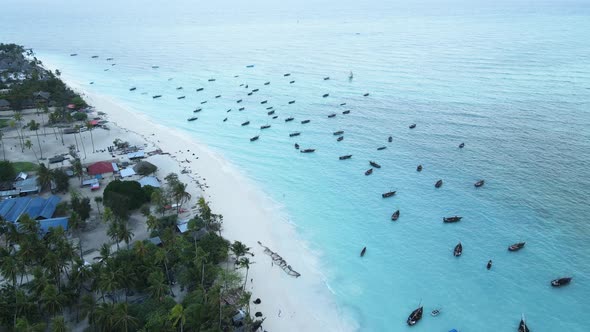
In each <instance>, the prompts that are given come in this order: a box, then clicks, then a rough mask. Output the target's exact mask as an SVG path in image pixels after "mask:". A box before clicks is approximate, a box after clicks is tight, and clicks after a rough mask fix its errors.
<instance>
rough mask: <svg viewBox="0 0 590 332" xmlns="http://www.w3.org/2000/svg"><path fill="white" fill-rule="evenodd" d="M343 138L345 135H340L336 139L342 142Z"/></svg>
mask: <svg viewBox="0 0 590 332" xmlns="http://www.w3.org/2000/svg"><path fill="white" fill-rule="evenodd" d="M343 139H344V136H340V137H338V138H337V139H336V141H337V142H340V141H342V140H343Z"/></svg>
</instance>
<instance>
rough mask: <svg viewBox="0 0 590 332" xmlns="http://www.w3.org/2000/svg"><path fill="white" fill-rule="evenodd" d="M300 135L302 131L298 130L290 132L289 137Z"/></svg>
mask: <svg viewBox="0 0 590 332" xmlns="http://www.w3.org/2000/svg"><path fill="white" fill-rule="evenodd" d="M299 135H301V133H300V132H298V131H296V132H294V133H290V134H289V137H295V136H299Z"/></svg>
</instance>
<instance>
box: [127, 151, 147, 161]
mask: <svg viewBox="0 0 590 332" xmlns="http://www.w3.org/2000/svg"><path fill="white" fill-rule="evenodd" d="M127 158H129V160H134V159H143V158H145V153H144V152H143V151H136V152H130V153H128V154H127Z"/></svg>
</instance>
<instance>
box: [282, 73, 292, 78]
mask: <svg viewBox="0 0 590 332" xmlns="http://www.w3.org/2000/svg"><path fill="white" fill-rule="evenodd" d="M283 76H284V77H287V76H291V74H290V73H287V74H284V75H283Z"/></svg>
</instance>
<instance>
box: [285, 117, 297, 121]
mask: <svg viewBox="0 0 590 332" xmlns="http://www.w3.org/2000/svg"><path fill="white" fill-rule="evenodd" d="M294 119H295V118H294V117H292V116H290V117H288V118H286V119H285V122H290V121H293V120H294Z"/></svg>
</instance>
